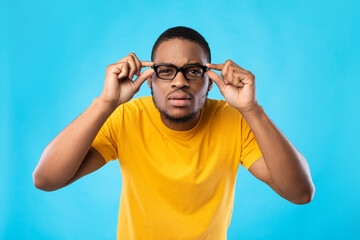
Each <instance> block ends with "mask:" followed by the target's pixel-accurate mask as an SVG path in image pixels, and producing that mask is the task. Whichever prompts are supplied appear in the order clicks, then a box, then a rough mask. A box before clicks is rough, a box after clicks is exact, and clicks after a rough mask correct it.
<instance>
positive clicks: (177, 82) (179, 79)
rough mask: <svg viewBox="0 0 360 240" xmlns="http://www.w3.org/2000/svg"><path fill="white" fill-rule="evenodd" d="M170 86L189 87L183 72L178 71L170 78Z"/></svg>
mask: <svg viewBox="0 0 360 240" xmlns="http://www.w3.org/2000/svg"><path fill="white" fill-rule="evenodd" d="M171 87H173V88H175V87H176V88H183V87H189V82H188V80H187V79H186V78H185V77H184V74H183V73H182V72H181V71H179V72H178V73H177V74H176V76H175V78H174V79H173V80H171Z"/></svg>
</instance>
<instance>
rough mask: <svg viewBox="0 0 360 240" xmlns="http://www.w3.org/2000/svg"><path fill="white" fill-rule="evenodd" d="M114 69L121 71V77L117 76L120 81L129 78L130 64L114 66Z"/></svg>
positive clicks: (124, 63)
mask: <svg viewBox="0 0 360 240" xmlns="http://www.w3.org/2000/svg"><path fill="white" fill-rule="evenodd" d="M114 67H115V68H116V69H117V70H118V71H119V73H118V74H119V75H118V76H117V77H118V79H122V78H124V77H127V78H128V77H129V71H130V67H129V63H128V62H122V63H116V64H114Z"/></svg>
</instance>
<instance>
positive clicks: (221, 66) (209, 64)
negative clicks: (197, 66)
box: [205, 63, 225, 71]
mask: <svg viewBox="0 0 360 240" xmlns="http://www.w3.org/2000/svg"><path fill="white" fill-rule="evenodd" d="M224 65H225V64H224V63H221V64H212V63H207V64H205V66H207V67H208V68H211V69H215V70H218V71H221V70H222V69H223V67H224Z"/></svg>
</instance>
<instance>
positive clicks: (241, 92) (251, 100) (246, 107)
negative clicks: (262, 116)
mask: <svg viewBox="0 0 360 240" xmlns="http://www.w3.org/2000/svg"><path fill="white" fill-rule="evenodd" d="M206 66H207V67H209V68H211V69H214V70H218V71H221V77H222V78H221V77H220V76H219V75H218V74H217V73H215V72H213V71H211V70H208V71H206V72H205V74H206V75H208V76H209V78H210V79H211V80H213V81H214V82H215V83H216V85H217V86H218V87H219V89H220V92H221V94H222V95H223V96H224V97H225V100H226V102H227V103H229V104H230V105H231V106H233V107H234V108H236V109H238V110H239V111H240V113H243V112H247V111H251V110H252V109H254V108H256V107H258V106H259V105H258V103H257V100H256V96H255V76H254V75H253V74H252V73H251V72H250V71H247V70H245V69H243V68H241V67H240V66H238V65H237V64H236V63H234V62H233V61H231V60H226V62H225V64H211V63H207V64H206Z"/></svg>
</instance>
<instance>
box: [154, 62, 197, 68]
mask: <svg viewBox="0 0 360 240" xmlns="http://www.w3.org/2000/svg"><path fill="white" fill-rule="evenodd" d="M158 64H171V65H174V66H176V65H175V64H172V63H167V62H161V63H158ZM192 64H197V65H200V66H204V65H203V64H202V63H200V62H189V63H186V65H184V66H187V65H192ZM184 66H183V67H184ZM176 67H178V66H176Z"/></svg>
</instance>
